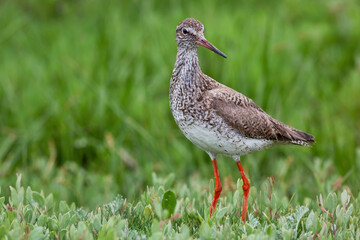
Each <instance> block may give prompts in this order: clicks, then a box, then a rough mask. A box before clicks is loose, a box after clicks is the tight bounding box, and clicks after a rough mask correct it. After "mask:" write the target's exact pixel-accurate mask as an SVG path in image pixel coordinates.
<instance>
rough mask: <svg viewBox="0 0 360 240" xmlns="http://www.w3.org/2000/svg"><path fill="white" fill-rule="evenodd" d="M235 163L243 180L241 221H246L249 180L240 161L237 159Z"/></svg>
mask: <svg viewBox="0 0 360 240" xmlns="http://www.w3.org/2000/svg"><path fill="white" fill-rule="evenodd" d="M236 164H237V166H238V168H239V171H240V173H241V178H242V180H243V186H242V189H243V191H244V197H243V209H242V220H243V222H246V212H247V204H248V198H249V191H250V182H249V180H248V179H247V178H246V175H245V173H244V169H243V167H242V166H241V163H240V161H237V162H236Z"/></svg>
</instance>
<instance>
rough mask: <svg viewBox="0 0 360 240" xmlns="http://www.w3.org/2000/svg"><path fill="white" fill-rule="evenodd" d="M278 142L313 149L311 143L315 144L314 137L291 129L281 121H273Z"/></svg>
mask: <svg viewBox="0 0 360 240" xmlns="http://www.w3.org/2000/svg"><path fill="white" fill-rule="evenodd" d="M273 124H274V128H275V131H276V138H277V140H278V141H282V142H290V143H292V144H296V145H302V146H308V147H311V145H310V143H314V142H315V140H314V136H312V135H311V134H308V133H306V132H303V131H300V130H298V129H295V128H293V127H290V126H288V125H286V124H284V123H282V122H280V121H277V120H273Z"/></svg>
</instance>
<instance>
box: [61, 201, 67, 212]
mask: <svg viewBox="0 0 360 240" xmlns="http://www.w3.org/2000/svg"><path fill="white" fill-rule="evenodd" d="M59 211H60V213H66V212H68V211H69V206H68V205H67V204H66V202H65V201H60V203H59Z"/></svg>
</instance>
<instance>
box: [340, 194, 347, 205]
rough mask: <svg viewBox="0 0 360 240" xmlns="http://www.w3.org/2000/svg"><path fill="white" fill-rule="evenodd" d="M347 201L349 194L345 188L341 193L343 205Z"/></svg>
mask: <svg viewBox="0 0 360 240" xmlns="http://www.w3.org/2000/svg"><path fill="white" fill-rule="evenodd" d="M347 201H348V194H347V192H346V190H344V191H343V192H342V193H341V204H342V205H343V206H345V205H346V203H347Z"/></svg>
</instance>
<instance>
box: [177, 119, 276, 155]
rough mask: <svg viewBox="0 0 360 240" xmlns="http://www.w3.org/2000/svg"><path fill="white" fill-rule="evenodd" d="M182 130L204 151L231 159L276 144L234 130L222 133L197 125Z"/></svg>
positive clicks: (183, 127) (184, 127)
mask: <svg viewBox="0 0 360 240" xmlns="http://www.w3.org/2000/svg"><path fill="white" fill-rule="evenodd" d="M180 129H181V131H182V132H183V133H184V135H185V136H186V137H187V138H188V139H189V140H190V141H191V142H192V143H194V144H195V145H196V146H198V147H199V148H201V149H202V150H204V151H206V152H208V153H215V154H224V155H226V156H231V157H235V156H242V155H246V154H249V153H252V152H255V151H259V150H262V149H265V148H267V147H269V146H271V145H273V144H274V142H273V141H270V140H264V139H253V138H246V137H243V136H241V135H240V134H239V133H237V132H235V131H232V130H229V131H226V132H221V133H220V132H219V131H218V130H217V129H216V128H213V129H209V128H207V127H203V126H199V125H195V124H192V125H190V126H189V125H188V126H182V127H180Z"/></svg>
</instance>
